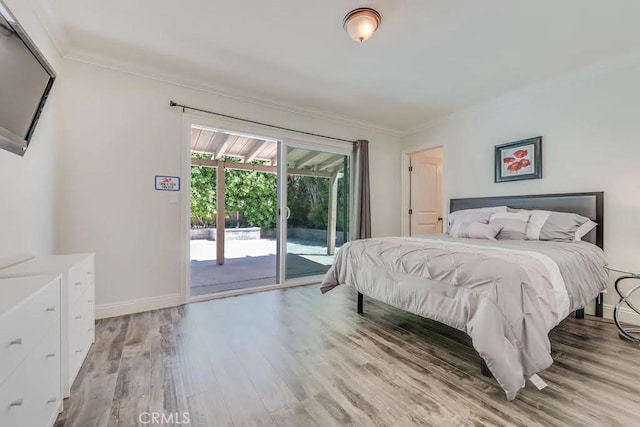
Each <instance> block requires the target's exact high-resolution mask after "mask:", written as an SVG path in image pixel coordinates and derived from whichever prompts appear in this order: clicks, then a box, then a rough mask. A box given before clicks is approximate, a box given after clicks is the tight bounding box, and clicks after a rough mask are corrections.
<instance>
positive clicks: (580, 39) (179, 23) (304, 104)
mask: <svg viewBox="0 0 640 427" xmlns="http://www.w3.org/2000/svg"><path fill="white" fill-rule="evenodd" d="M37 1H45V2H49V6H50V9H51V10H52V11H53V17H54V18H55V20H56V23H57V24H59V25H53V26H49V27H50V28H56V27H59V28H60V29H61V34H59V36H62V33H64V34H65V40H67V41H68V44H67V46H66V49H68V51H69V52H67V53H68V54H69V56H70V57H74V56H75V57H83V56H90V57H92V58H94V59H95V58H99V59H100V60H104V61H117V62H118V63H126V64H129V65H130V66H132V67H137V69H146V70H154V73H155V74H161V75H164V76H168V77H172V76H175V77H179V78H180V79H181V80H182V81H185V80H186V81H192V82H194V83H196V82H197V83H200V84H207V85H209V86H210V87H214V88H219V89H220V90H222V91H224V92H226V93H229V94H234V95H238V96H250V97H252V98H255V99H259V100H269V101H271V102H274V103H278V104H282V105H286V106H290V107H294V108H297V109H300V110H303V111H317V112H320V111H321V112H326V113H330V114H331V115H335V116H340V117H344V118H348V119H350V120H358V121H364V122H367V123H372V124H375V126H377V127H382V128H388V129H393V130H398V131H405V130H407V129H410V128H412V127H415V126H417V125H419V124H421V123H425V122H427V121H430V120H433V119H435V118H438V117H441V116H443V115H447V114H450V113H452V112H454V111H457V110H460V109H462V108H465V107H467V106H469V105H472V104H475V103H478V102H481V101H483V100H487V99H490V98H493V97H496V96H499V95H501V94H503V93H505V92H508V91H511V90H514V89H517V88H520V87H524V86H527V85H530V84H533V83H535V82H537V81H541V80H545V79H549V78H552V77H554V76H558V75H561V74H565V73H568V72H571V71H575V70H578V69H580V68H584V67H587V66H589V65H592V64H595V63H602V62H606V61H610V60H613V59H614V58H617V57H619V56H627V55H635V54H637V53H640V25H638V23H637V22H638V17H639V16H640V1H638V0H608V1H603V0H561V1H558V0H538V1H514V0H482V1H471V0H403V1H391V0H378V1H364V2H360V1H354V0H322V1H301V0H274V1H259V0H252V1H250V0H234V1H228V0H225V1H223V0H182V1H180V2H176V1H169V0H135V1H131V0H109V1H104V0H37ZM362 6H368V7H374V8H375V9H377V10H378V11H379V12H380V13H381V15H382V24H381V26H380V28H379V30H378V32H377V33H376V34H375V35H374V36H373V37H372V38H371V39H370V40H369V41H367V42H365V43H363V44H358V43H356V42H354V41H352V40H351V39H350V38H349V37H348V36H347V35H346V34H345V33H344V31H343V29H342V18H343V16H344V15H345V14H346V13H347V12H348V11H349V10H351V9H353V8H356V7H362Z"/></svg>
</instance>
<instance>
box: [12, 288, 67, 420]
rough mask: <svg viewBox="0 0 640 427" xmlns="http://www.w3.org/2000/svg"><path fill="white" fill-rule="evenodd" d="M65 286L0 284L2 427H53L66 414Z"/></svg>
mask: <svg viewBox="0 0 640 427" xmlns="http://www.w3.org/2000/svg"><path fill="white" fill-rule="evenodd" d="M60 280H61V278H60V276H31V277H19V278H11V279H0V296H1V298H0V361H1V363H0V426H34V427H40V426H52V425H53V424H54V423H55V421H56V417H57V416H58V413H59V412H60V411H61V410H62V393H61V358H60V355H61V341H60V330H61V326H60V319H61V316H60V313H61V311H60Z"/></svg>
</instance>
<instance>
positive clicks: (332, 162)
mask: <svg viewBox="0 0 640 427" xmlns="http://www.w3.org/2000/svg"><path fill="white" fill-rule="evenodd" d="M342 162H344V157H343V156H338V157H330V158H328V159H327V160H325V161H324V162H323V163H320V165H318V170H319V171H321V170H322V169H327V168H330V167H331V166H333V165H336V164H338V163H342Z"/></svg>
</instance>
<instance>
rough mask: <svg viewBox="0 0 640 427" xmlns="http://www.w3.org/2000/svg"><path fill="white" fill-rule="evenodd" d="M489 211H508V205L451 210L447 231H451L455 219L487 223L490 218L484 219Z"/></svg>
mask: <svg viewBox="0 0 640 427" xmlns="http://www.w3.org/2000/svg"><path fill="white" fill-rule="evenodd" d="M478 212H480V213H482V214H480V215H476V216H474V215H469V214H475V213H478ZM486 212H489V213H493V212H507V207H506V206H493V207H489V208H478V209H463V210H460V211H455V212H451V213H449V218H448V227H447V233H448V232H449V230H450V229H451V225H452V224H453V222H454V221H456V218H458V219H457V221H460V222H481V223H484V224H487V223H488V222H489V218H487V219H486V221H484V218H485V215H484V213H486Z"/></svg>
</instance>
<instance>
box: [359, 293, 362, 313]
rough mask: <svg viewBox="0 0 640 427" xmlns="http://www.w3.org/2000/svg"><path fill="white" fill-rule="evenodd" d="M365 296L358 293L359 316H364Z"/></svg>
mask: <svg viewBox="0 0 640 427" xmlns="http://www.w3.org/2000/svg"><path fill="white" fill-rule="evenodd" d="M362 297H363V295H362V294H361V293H360V292H358V314H362V299H363V298H362Z"/></svg>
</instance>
